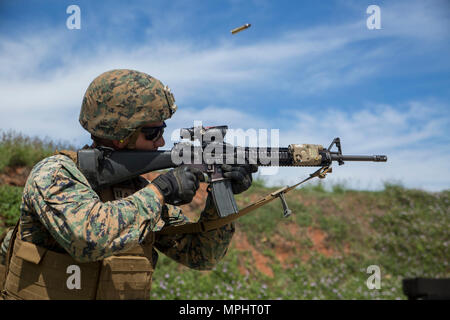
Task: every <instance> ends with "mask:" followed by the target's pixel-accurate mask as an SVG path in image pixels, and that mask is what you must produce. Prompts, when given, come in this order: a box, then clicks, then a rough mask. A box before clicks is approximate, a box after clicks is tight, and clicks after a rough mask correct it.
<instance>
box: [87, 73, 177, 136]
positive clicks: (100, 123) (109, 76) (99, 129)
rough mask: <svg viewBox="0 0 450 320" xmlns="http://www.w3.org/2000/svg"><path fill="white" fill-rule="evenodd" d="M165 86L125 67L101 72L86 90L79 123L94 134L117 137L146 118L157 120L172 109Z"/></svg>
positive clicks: (167, 116) (131, 131)
mask: <svg viewBox="0 0 450 320" xmlns="http://www.w3.org/2000/svg"><path fill="white" fill-rule="evenodd" d="M176 108H177V106H176V105H175V98H174V97H173V94H172V93H171V92H170V89H169V88H168V87H167V86H164V85H163V84H162V83H161V81H159V80H158V79H156V78H153V77H152V76H150V75H148V74H146V73H143V72H139V71H135V70H127V69H117V70H111V71H107V72H105V73H102V74H101V75H100V76H98V77H97V78H95V79H94V80H93V81H92V82H91V84H90V85H89V87H88V88H87V90H86V93H85V94H84V98H83V104H82V106H81V112H80V119H79V120H80V123H81V125H82V126H83V128H85V129H86V130H87V131H89V132H90V133H91V134H92V135H94V136H95V137H98V138H103V139H109V140H120V139H125V138H127V137H129V136H131V135H132V134H133V133H134V132H135V131H136V129H137V128H139V127H141V126H142V125H144V124H145V123H147V122H160V121H164V120H166V119H168V118H170V117H171V116H172V114H173V113H174V112H175V111H176Z"/></svg>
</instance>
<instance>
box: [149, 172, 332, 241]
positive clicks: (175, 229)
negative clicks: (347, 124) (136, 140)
mask: <svg viewBox="0 0 450 320" xmlns="http://www.w3.org/2000/svg"><path fill="white" fill-rule="evenodd" d="M329 172H331V167H328V166H325V167H322V168H320V169H319V170H317V171H315V172H314V173H312V174H310V176H309V177H308V178H306V179H304V180H303V181H300V182H299V183H297V184H294V185H292V186H290V187H289V186H286V187H283V188H281V189H278V190H276V191H274V192H272V193H270V194H268V195H266V196H265V197H263V198H261V199H259V200H257V201H255V202H253V203H252V204H250V205H248V206H247V207H245V208H243V209H241V210H239V212H238V213H236V214H232V215H229V216H227V217H225V218H220V219H217V220H211V221H200V222H196V223H188V224H183V225H179V226H168V227H166V228H163V229H162V230H161V231H157V232H156V234H183V233H200V232H208V231H211V230H215V229H218V228H220V227H222V226H224V225H227V224H229V223H231V222H233V221H234V220H236V219H238V218H240V217H242V216H244V215H246V214H247V213H250V212H252V211H253V210H256V209H258V208H259V207H262V206H263V205H265V204H267V203H269V202H271V201H272V200H275V199H276V198H278V197H279V196H280V195H281V194H282V193H288V192H289V191H291V190H293V189H295V188H296V187H298V186H299V185H301V184H302V183H304V182H306V181H308V180H310V179H312V178H314V177H319V178H324V177H325V175H326V174H327V173H329Z"/></svg>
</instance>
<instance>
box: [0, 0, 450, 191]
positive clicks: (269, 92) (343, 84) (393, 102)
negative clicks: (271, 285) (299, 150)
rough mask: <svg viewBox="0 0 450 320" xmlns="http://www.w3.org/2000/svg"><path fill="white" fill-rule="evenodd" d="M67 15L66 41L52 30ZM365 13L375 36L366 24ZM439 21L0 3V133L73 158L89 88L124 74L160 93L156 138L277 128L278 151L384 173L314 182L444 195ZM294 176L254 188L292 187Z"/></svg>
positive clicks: (418, 13) (449, 66) (407, 15)
mask: <svg viewBox="0 0 450 320" xmlns="http://www.w3.org/2000/svg"><path fill="white" fill-rule="evenodd" d="M72 4H75V5H78V6H79V7H80V9H81V29H80V30H69V29H67V28H66V20H67V18H68V17H69V14H67V13H66V8H67V7H68V6H69V5H72ZM372 4H376V5H378V6H379V7H380V9H381V29H380V30H369V29H368V28H367V26H366V20H367V18H368V17H369V15H368V14H367V13H366V9H367V7H368V6H369V5H372ZM449 9H450V3H449V2H448V1H445V0H443V1H438V0H433V1H320V2H319V1H256V0H254V1H250V0H247V1H240V0H233V1H212V0H210V1H189V2H188V1H127V2H125V1H43V0H41V1H17V0H15V1H2V2H1V3H0V64H1V67H2V72H1V74H0V88H1V89H0V90H1V93H2V97H3V99H2V102H1V103H0V108H1V109H0V110H1V111H2V114H3V116H2V117H1V119H0V128H1V129H2V130H4V131H6V130H9V129H14V130H16V131H20V132H22V133H25V134H28V135H39V136H41V137H44V136H47V137H50V138H52V139H55V140H65V141H71V142H73V143H74V144H75V145H80V146H81V145H83V144H85V143H87V142H88V141H89V134H88V133H86V132H85V131H84V130H83V129H82V128H81V126H80V125H79V123H78V115H79V109H80V105H81V99H82V96H83V94H84V91H85V90H86V88H87V86H88V85H89V83H90V81H92V80H93V79H94V78H95V77H96V76H97V75H99V74H100V73H102V72H104V71H107V70H110V69H114V68H131V69H136V70H140V71H143V72H146V73H149V74H151V75H153V76H155V77H157V78H159V79H160V80H162V81H163V83H165V84H167V85H169V86H170V87H171V88H172V91H173V92H174V94H175V98H176V101H177V104H178V106H179V111H177V113H176V114H175V116H174V117H173V118H172V119H171V120H170V121H168V125H169V132H170V131H171V130H173V129H175V128H180V127H186V126H192V125H193V121H194V120H202V121H203V123H204V124H205V125H220V124H228V125H229V126H230V127H231V128H242V129H244V130H246V129H250V128H255V129H260V128H263V129H279V132H280V145H283V146H287V145H288V144H290V143H317V144H323V145H327V146H328V144H329V143H330V142H331V140H332V139H333V138H334V137H336V136H339V137H341V140H342V145H343V151H344V152H345V153H349V154H350V153H352V154H356V153H362V154H386V155H388V158H389V162H388V163H386V164H369V163H364V164H353V163H348V164H346V165H345V166H342V167H336V168H335V170H334V172H333V174H332V175H330V176H329V178H327V180H328V183H337V182H343V183H346V184H347V185H349V186H351V187H355V188H362V189H378V188H380V187H382V183H383V182H385V181H399V182H402V183H403V184H404V185H405V186H407V187H411V188H422V189H426V190H431V191H435V190H443V189H448V188H449V187H450V169H449V168H448V162H449V160H450V147H449V142H450V138H449V133H450V129H449V127H450V111H449V110H450V105H449V101H450V99H449V98H450V90H449V88H450V76H449V71H450V59H449V57H450V36H449V34H450V32H449V31H450V10H449ZM245 23H251V24H252V26H251V27H250V28H249V29H247V30H244V31H242V32H240V33H238V34H236V35H231V33H230V30H231V29H233V28H235V27H238V26H240V25H242V24H245ZM168 135H169V137H170V134H168ZM169 137H167V136H166V141H167V145H166V147H165V148H170V147H171V145H172V142H171V141H170V138H169ZM307 173H309V171H308V170H306V169H281V170H280V171H279V173H278V175H276V176H274V175H271V176H264V177H265V178H266V179H267V180H268V181H269V183H273V184H278V183H294V182H295V181H296V180H299V179H300V178H303V177H304V176H305V175H306V174H307Z"/></svg>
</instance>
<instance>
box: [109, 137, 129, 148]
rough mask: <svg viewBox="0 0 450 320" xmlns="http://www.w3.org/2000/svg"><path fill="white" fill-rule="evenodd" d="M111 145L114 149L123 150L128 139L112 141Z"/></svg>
mask: <svg viewBox="0 0 450 320" xmlns="http://www.w3.org/2000/svg"><path fill="white" fill-rule="evenodd" d="M112 143H113V145H114V147H115V148H116V149H123V148H125V147H126V146H127V144H128V139H125V140H112Z"/></svg>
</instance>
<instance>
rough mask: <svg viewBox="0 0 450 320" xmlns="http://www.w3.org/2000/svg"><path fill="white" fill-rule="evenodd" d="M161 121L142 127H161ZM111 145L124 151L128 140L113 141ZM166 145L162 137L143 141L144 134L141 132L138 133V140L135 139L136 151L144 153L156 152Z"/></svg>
mask: <svg viewBox="0 0 450 320" xmlns="http://www.w3.org/2000/svg"><path fill="white" fill-rule="evenodd" d="M162 125H163V123H162V121H160V122H148V123H146V124H144V125H143V127H160V126H162ZM113 144H114V146H115V147H116V148H117V149H124V148H125V147H126V146H127V144H128V139H127V140H125V141H123V142H120V141H118V140H113ZM165 144H166V142H165V141H164V138H163V136H161V137H160V138H159V139H157V140H155V141H151V140H147V139H145V134H144V133H143V132H140V133H139V136H138V138H137V139H136V147H135V149H136V150H146V151H155V150H158V148H159V147H163V146H164V145H165Z"/></svg>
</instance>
